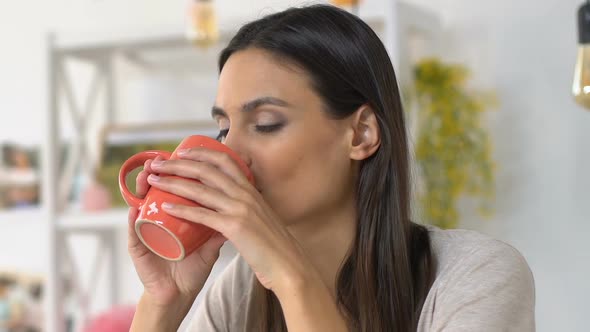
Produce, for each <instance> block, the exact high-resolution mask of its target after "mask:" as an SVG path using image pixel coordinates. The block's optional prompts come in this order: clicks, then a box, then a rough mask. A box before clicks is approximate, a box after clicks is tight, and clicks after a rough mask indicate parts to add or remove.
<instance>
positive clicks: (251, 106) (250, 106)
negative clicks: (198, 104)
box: [211, 97, 289, 118]
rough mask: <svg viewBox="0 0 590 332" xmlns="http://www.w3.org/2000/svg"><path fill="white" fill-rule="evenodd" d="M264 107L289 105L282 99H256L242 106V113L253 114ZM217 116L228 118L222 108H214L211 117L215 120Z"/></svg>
mask: <svg viewBox="0 0 590 332" xmlns="http://www.w3.org/2000/svg"><path fill="white" fill-rule="evenodd" d="M262 105H275V106H281V107H288V106H289V103H287V102H286V101H284V100H282V99H279V98H275V97H260V98H256V99H254V100H251V101H249V102H247V103H245V104H244V105H242V112H245V113H248V112H251V111H253V110H255V109H256V108H258V107H260V106H262ZM217 116H223V117H227V113H226V112H225V111H224V110H223V109H222V108H221V107H217V106H213V107H212V108H211V117H213V118H215V117H217Z"/></svg>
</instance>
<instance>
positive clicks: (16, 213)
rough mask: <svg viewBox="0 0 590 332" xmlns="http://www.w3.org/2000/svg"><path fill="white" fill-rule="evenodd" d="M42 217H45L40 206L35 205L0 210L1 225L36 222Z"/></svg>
mask: <svg viewBox="0 0 590 332" xmlns="http://www.w3.org/2000/svg"><path fill="white" fill-rule="evenodd" d="M44 218H46V215H45V214H44V213H43V211H42V210H41V208H36V207H31V208H23V209H14V210H2V211H0V224H1V225H2V227H5V226H7V225H22V224H24V223H26V224H32V223H37V222H39V220H41V219H44Z"/></svg>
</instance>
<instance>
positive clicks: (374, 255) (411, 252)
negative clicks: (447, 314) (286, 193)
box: [219, 5, 434, 332]
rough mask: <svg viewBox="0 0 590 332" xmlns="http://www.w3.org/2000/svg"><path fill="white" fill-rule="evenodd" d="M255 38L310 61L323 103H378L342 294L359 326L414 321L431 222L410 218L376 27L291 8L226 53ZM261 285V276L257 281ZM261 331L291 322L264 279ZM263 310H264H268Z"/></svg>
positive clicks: (387, 71) (339, 14) (406, 177)
mask: <svg viewBox="0 0 590 332" xmlns="http://www.w3.org/2000/svg"><path fill="white" fill-rule="evenodd" d="M248 48H258V49H262V50H265V51H267V52H269V53H270V54H272V55H273V56H276V57H278V58H279V59H284V60H286V61H288V62H290V63H294V64H297V65H299V66H300V67H301V68H303V69H304V70H305V71H306V72H307V74H308V75H309V77H310V78H311V81H312V85H313V88H314V89H315V91H316V92H317V93H318V95H319V96H320V97H321V98H322V99H323V101H324V104H325V109H326V112H327V113H328V114H329V115H330V116H332V117H334V118H339V119H342V118H346V117H348V116H350V115H351V114H353V113H354V112H355V111H356V110H357V109H358V108H359V107H360V106H362V105H364V104H369V105H370V106H372V108H373V110H374V112H375V115H376V117H377V119H378V123H379V129H380V133H381V145H380V147H379V149H378V150H377V152H376V153H375V154H374V155H373V156H371V157H370V158H368V159H366V160H364V161H363V163H362V165H361V168H360V175H359V180H358V183H357V200H356V203H357V211H358V215H357V218H358V226H357V230H356V237H355V239H354V242H353V244H352V246H351V248H350V250H349V253H348V256H347V258H346V260H345V261H344V262H343V264H342V266H341V269H340V271H339V274H338V279H337V285H336V291H337V304H338V306H339V308H340V310H341V312H342V313H343V314H344V315H345V316H346V317H347V319H348V324H349V326H350V328H351V329H352V330H353V331H366V332H374V331H403V332H405V331H410V330H415V329H416V326H417V323H418V319H419V316H420V312H421V310H422V306H423V304H424V300H425V298H426V295H427V294H428V291H429V290H430V287H431V285H432V282H433V275H434V263H433V261H432V254H431V248H430V239H429V235H428V231H427V230H426V229H425V228H424V227H423V226H420V225H418V224H415V223H413V222H411V220H410V194H411V193H410V169H409V149H408V141H407V136H406V128H405V124H404V114H403V110H402V105H401V100H400V95H399V89H398V86H397V82H396V77H395V73H394V70H393V66H392V64H391V60H390V58H389V56H388V54H387V51H386V50H385V47H384V46H383V44H382V42H381V41H380V39H379V37H378V36H377V35H376V34H375V32H374V31H373V30H372V29H371V28H370V27H369V26H368V25H367V24H366V23H365V22H363V21H362V20H361V19H359V18H358V17H356V16H354V15H352V14H350V13H348V12H346V11H344V10H341V9H338V8H336V7H333V6H329V5H313V6H307V7H302V8H291V9H288V10H285V11H282V12H279V13H275V14H272V15H269V16H266V17H263V18H261V19H259V20H256V21H253V22H251V23H248V24H246V25H245V26H243V27H242V28H241V29H240V30H239V32H238V33H237V34H236V36H234V38H233V39H232V40H231V42H230V43H229V45H228V46H227V47H226V48H225V49H224V50H223V51H222V53H221V55H220V57H219V71H220V72H221V70H222V69H223V66H224V65H225V63H226V61H227V60H228V59H229V57H230V56H231V55H232V54H233V53H235V52H238V51H240V50H244V49H248ZM256 286H257V287H258V291H260V290H261V289H262V286H261V285H259V284H257V285H256ZM262 292H263V295H264V296H262V297H260V296H259V297H258V301H259V302H261V303H258V304H257V305H260V306H261V308H263V309H264V310H263V314H264V316H263V317H262V318H261V319H260V321H261V324H262V325H261V326H262V330H264V331H273V332H274V331H286V330H287V329H286V326H285V320H284V317H283V314H282V311H281V307H280V304H279V302H278V299H277V298H276V297H275V296H274V294H273V293H272V292H271V291H268V290H264V289H262ZM265 317H266V318H265Z"/></svg>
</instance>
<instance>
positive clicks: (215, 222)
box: [162, 202, 230, 236]
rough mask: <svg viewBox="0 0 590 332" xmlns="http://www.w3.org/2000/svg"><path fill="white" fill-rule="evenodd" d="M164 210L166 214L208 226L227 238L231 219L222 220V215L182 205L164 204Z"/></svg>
mask: <svg viewBox="0 0 590 332" xmlns="http://www.w3.org/2000/svg"><path fill="white" fill-rule="evenodd" d="M162 208H163V209H164V211H166V213H168V214H170V215H173V216H175V217H179V218H182V219H185V220H188V221H191V222H194V223H197V224H201V225H203V226H207V227H209V228H211V229H213V230H216V231H217V232H219V233H221V234H222V235H223V236H226V235H225V234H226V231H227V230H228V227H229V226H228V225H229V224H230V219H229V218H225V220H222V219H221V215H220V214H219V213H216V212H215V211H211V210H209V209H207V208H204V207H198V206H186V205H182V204H171V203H167V202H166V203H164V204H162Z"/></svg>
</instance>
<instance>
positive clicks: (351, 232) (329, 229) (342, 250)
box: [289, 199, 357, 298]
mask: <svg viewBox="0 0 590 332" xmlns="http://www.w3.org/2000/svg"><path fill="white" fill-rule="evenodd" d="M340 207H344V208H337V209H333V212H334V213H332V214H330V215H324V216H321V217H318V218H314V219H313V220H306V222H304V223H298V224H296V225H292V226H290V227H289V231H290V232H291V234H292V235H293V236H294V237H295V239H297V241H298V242H299V244H300V245H301V246H302V247H303V249H304V250H305V252H306V253H307V255H308V256H309V259H310V260H311V263H312V264H313V266H314V267H315V269H316V270H317V271H318V272H319V274H320V277H321V278H322V281H323V282H324V284H325V285H326V286H327V287H328V289H329V290H330V293H331V294H332V296H333V297H334V298H336V277H337V274H338V271H339V270H340V267H341V266H342V264H343V263H344V260H345V259H346V257H347V254H348V250H349V248H350V247H351V245H352V241H353V240H354V237H355V233H356V226H357V225H356V224H357V219H356V205H355V204H354V200H353V199H350V201H349V202H346V204H342V205H340Z"/></svg>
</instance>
